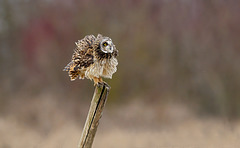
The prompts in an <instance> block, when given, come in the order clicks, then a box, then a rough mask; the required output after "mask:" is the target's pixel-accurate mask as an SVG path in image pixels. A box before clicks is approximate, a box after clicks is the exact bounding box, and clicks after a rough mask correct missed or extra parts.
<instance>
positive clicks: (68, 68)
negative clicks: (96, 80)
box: [63, 61, 80, 81]
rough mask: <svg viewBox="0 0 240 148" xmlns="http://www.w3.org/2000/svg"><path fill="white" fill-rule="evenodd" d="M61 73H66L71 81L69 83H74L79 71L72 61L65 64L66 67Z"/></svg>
mask: <svg viewBox="0 0 240 148" xmlns="http://www.w3.org/2000/svg"><path fill="white" fill-rule="evenodd" d="M63 71H67V72H68V75H69V77H70V79H71V81H74V80H76V79H77V77H78V76H79V74H80V71H79V70H78V67H77V64H75V63H74V62H73V61H71V62H70V63H68V64H67V66H66V67H65V68H64V69H63Z"/></svg>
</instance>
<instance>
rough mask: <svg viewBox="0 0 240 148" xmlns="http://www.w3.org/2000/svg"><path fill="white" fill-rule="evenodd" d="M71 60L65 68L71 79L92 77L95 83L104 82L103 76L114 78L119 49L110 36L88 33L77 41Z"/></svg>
mask: <svg viewBox="0 0 240 148" xmlns="http://www.w3.org/2000/svg"><path fill="white" fill-rule="evenodd" d="M75 44H76V46H77V47H76V48H75V49H74V51H73V55H72V60H71V62H70V63H69V64H68V65H67V66H66V67H65V68H64V71H67V72H68V75H69V77H70V79H71V81H74V80H76V79H77V78H78V77H79V79H84V78H87V79H90V80H93V81H94V85H97V84H98V83H102V82H103V80H102V78H109V79H111V78H112V75H113V74H114V73H115V72H116V71H117V65H118V61H117V58H116V57H117V56H118V50H117V49H116V47H115V45H114V44H113V42H112V39H111V38H109V37H105V36H102V35H101V34H98V36H97V37H95V36H94V35H87V36H85V37H84V38H83V39H82V40H78V41H77V42H75Z"/></svg>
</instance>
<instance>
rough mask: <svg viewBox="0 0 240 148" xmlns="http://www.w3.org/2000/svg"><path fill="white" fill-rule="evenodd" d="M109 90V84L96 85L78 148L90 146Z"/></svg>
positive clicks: (89, 147) (88, 147)
mask: <svg viewBox="0 0 240 148" xmlns="http://www.w3.org/2000/svg"><path fill="white" fill-rule="evenodd" d="M109 90H110V86H109V85H108V84H106V83H99V84H98V85H96V87H95V91H94V95H93V98H92V102H91V105H90V109H89V112H88V116H87V119H86V122H85V125H84V128H83V132H82V136H81V138H80V141H79V144H78V148H91V147H92V143H93V140H94V136H95V134H96V132H97V128H98V124H99V120H100V118H101V116H102V112H103V109H104V106H105V103H106V101H107V96H108V93H109Z"/></svg>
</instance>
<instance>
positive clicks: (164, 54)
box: [0, 0, 240, 119]
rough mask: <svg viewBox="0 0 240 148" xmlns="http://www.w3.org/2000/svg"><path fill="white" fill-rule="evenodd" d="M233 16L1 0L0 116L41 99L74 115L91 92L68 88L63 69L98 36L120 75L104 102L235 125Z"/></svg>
mask: <svg viewBox="0 0 240 148" xmlns="http://www.w3.org/2000/svg"><path fill="white" fill-rule="evenodd" d="M239 14H240V2H239V1H236V0H229V1H223V0H167V1H166V0H149V1H144V0H131V1H127V0H121V1H111V0H99V1H96V2H92V1H87V0H82V1H76V0H68V1H64V0H58V1H57V0H42V1H40V0H36V1H27V0H16V1H13V0H1V1H0V67H1V72H0V81H1V83H0V94H1V98H0V108H1V109H0V112H1V113H4V112H6V111H9V110H11V109H12V108H18V107H20V106H21V105H22V104H20V106H19V104H17V103H16V104H14V102H24V103H23V104H27V105H31V104H30V103H31V101H30V100H31V99H34V98H36V96H39V95H42V94H44V93H52V94H55V97H54V98H51V99H53V100H55V101H58V102H62V103H63V104H65V103H66V102H68V103H69V102H72V104H71V105H70V106H75V109H78V107H77V104H81V102H82V101H84V100H85V101H86V100H89V98H91V95H92V91H93V85H92V83H91V82H90V81H88V80H84V81H80V80H77V81H74V82H70V80H69V77H68V75H67V73H66V72H63V71H62V69H63V68H64V66H65V65H66V64H67V63H68V62H69V61H70V59H71V55H72V51H73V49H74V48H75V44H74V42H75V41H77V40H78V39H82V38H83V37H84V36H85V35H88V34H94V35H97V34H98V33H101V34H103V35H105V36H109V37H111V38H112V39H113V41H114V43H115V45H116V47H117V49H118V50H119V52H120V56H119V66H118V71H117V73H116V74H114V75H113V79H112V80H106V81H107V82H108V83H109V84H110V85H111V86H112V89H111V93H110V98H111V99H109V104H118V103H121V102H127V101H129V100H132V99H139V101H144V102H146V103H150V104H151V103H152V104H156V103H159V104H164V102H168V101H170V102H171V101H172V102H179V103H182V104H186V105H187V106H189V107H190V108H192V109H193V111H195V112H197V113H199V114H200V115H210V116H219V117H229V118H233V119H235V118H239V117H240V91H239V89H240V67H239V63H240V50H239V49H240V42H239V39H240V19H239ZM29 98H31V99H29ZM19 100H20V101H19ZM28 102H29V104H28ZM9 104H11V105H9ZM12 104H14V105H13V106H12ZM63 106H64V105H63ZM10 108H11V109H10Z"/></svg>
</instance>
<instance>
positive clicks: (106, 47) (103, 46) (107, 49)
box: [100, 40, 113, 53]
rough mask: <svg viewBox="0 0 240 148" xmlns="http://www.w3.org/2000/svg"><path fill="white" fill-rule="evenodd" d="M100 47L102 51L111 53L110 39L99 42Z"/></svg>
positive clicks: (111, 44)
mask: <svg viewBox="0 0 240 148" xmlns="http://www.w3.org/2000/svg"><path fill="white" fill-rule="evenodd" d="M100 47H101V48H100V49H101V50H102V52H104V53H112V52H113V43H112V41H111V40H103V41H102V42H101V43H100Z"/></svg>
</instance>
